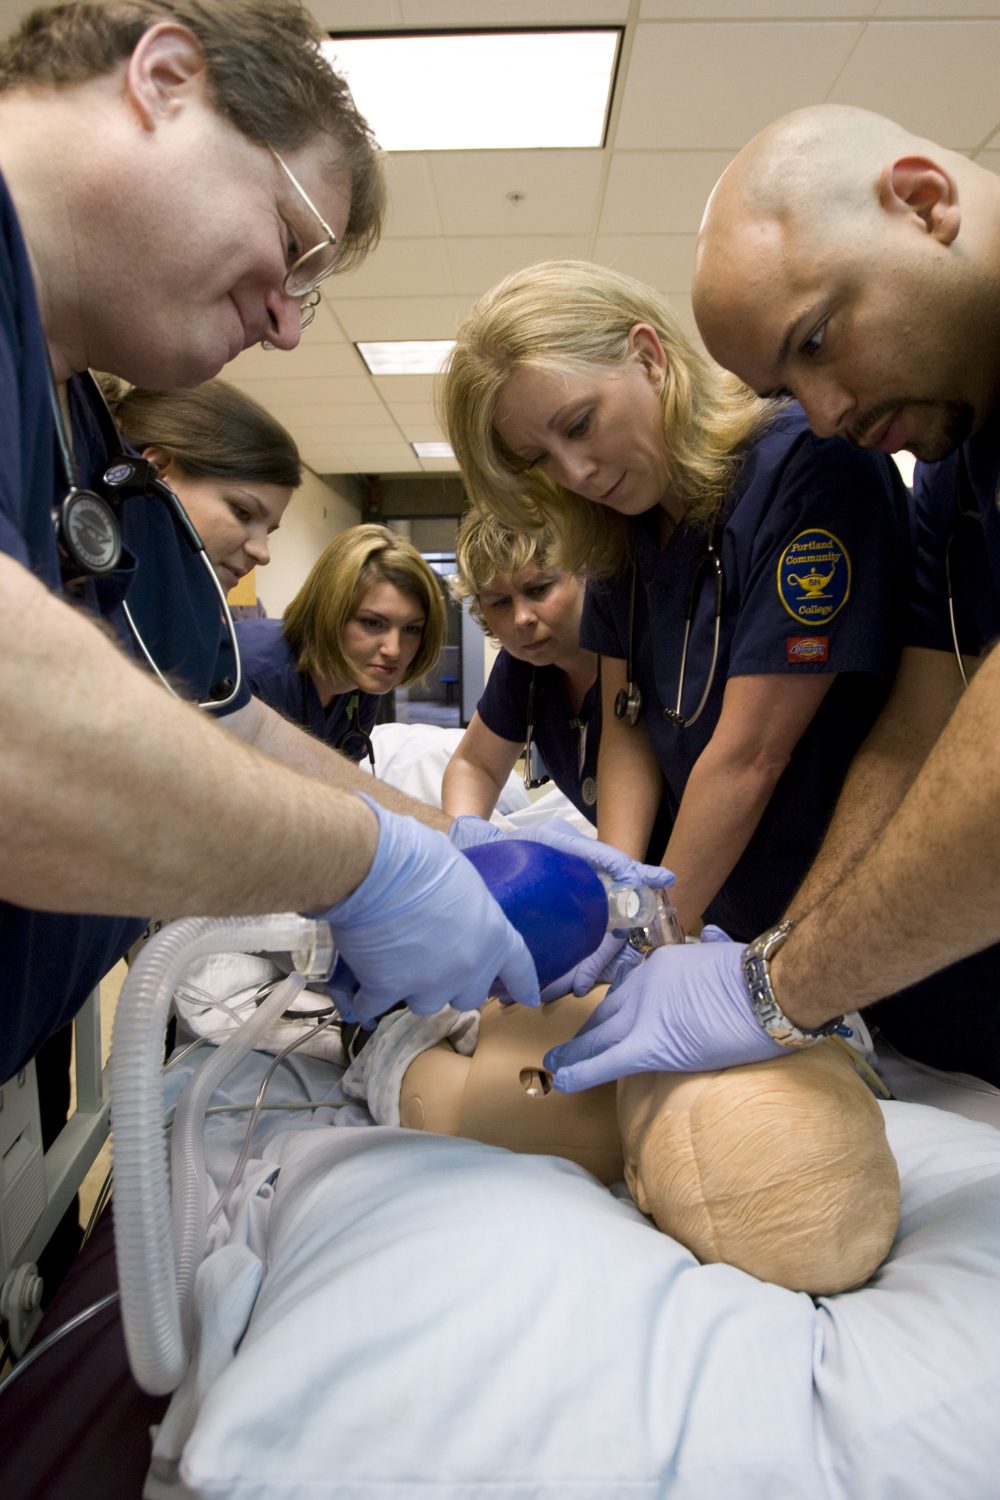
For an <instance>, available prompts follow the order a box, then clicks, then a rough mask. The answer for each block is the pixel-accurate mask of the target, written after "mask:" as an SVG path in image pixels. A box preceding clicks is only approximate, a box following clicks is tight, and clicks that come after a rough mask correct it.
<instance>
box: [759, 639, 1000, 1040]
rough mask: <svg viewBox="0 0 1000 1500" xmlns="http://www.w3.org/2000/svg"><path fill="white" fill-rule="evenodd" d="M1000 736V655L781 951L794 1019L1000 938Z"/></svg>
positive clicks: (819, 1017)
mask: <svg viewBox="0 0 1000 1500" xmlns="http://www.w3.org/2000/svg"><path fill="white" fill-rule="evenodd" d="M998 744H1000V654H998V653H996V652H994V653H993V654H992V655H991V656H990V657H989V658H987V660H986V661H985V662H984V663H983V665H982V666H981V667H980V670H979V671H978V673H977V674H976V677H975V678H974V679H973V681H972V684H971V685H970V687H969V689H968V691H967V692H966V693H965V695H964V696H963V697H962V699H961V701H960V702H959V704H958V707H957V708H956V710H955V712H954V713H953V714H952V716H951V719H950V720H949V722H948V724H947V726H946V728H945V729H944V731H943V733H942V734H941V736H940V738H939V739H938V741H937V743H936V745H935V746H934V748H933V750H932V751H931V753H930V755H929V756H928V757H927V760H926V762H925V763H924V765H923V767H922V769H921V770H920V772H919V774H918V775H917V777H916V778H915V780H914V781H913V784H912V786H911V787H910V789H909V791H908V792H907V793H906V796H905V797H904V798H903V800H902V802H901V804H900V806H899V808H898V810H897V812H896V813H895V814H894V815H893V816H892V817H891V818H890V819H889V821H888V822H887V823H886V825H885V827H884V829H883V830H882V833H881V834H880V835H879V837H878V838H877V840H876V841H875V843H874V844H873V846H872V848H871V849H870V851H869V852H868V853H867V854H866V855H865V857H864V858H863V859H861V860H860V861H859V862H858V863H857V864H856V865H855V866H854V867H853V869H851V870H850V871H849V872H848V873H847V874H846V875H845V877H844V878H843V880H842V881H841V882H840V883H839V885H837V886H836V887H835V888H834V889H833V890H832V891H831V892H830V893H829V894H828V895H827V896H826V897H825V899H824V900H823V901H821V902H820V903H819V905H817V906H816V907H815V908H814V909H813V910H812V911H810V912H808V913H807V914H806V915H805V916H804V917H803V918H802V920H801V923H800V925H799V926H798V927H797V928H796V930H795V931H794V932H793V933H792V935H791V937H790V938H789V939H788V941H787V942H786V943H785V945H784V947H782V948H781V949H780V950H779V952H778V953H777V954H776V955H775V957H774V960H773V963H772V979H773V983H774V989H775V993H776V995H777V997H778V1001H779V1003H780V1004H781V1006H782V1008H783V1009H784V1010H785V1013H786V1014H787V1015H788V1016H789V1017H790V1018H791V1019H792V1020H794V1021H796V1022H798V1023H799V1024H800V1025H802V1026H817V1025H819V1024H821V1023H822V1022H823V1021H825V1020H828V1019H829V1018H830V1017H831V1016H834V1015H837V1014H839V1013H840V1012H842V1011H845V1010H855V1009H857V1008H858V1007H859V1006H864V1005H867V1004H870V1003H871V1002H872V1001H873V1000H877V999H879V998H881V997H882V996H884V995H888V994H893V993H895V992H896V991H897V990H900V989H903V988H905V987H906V986H908V985H910V984H913V983H915V982H916V981H917V980H918V979H922V978H924V977H925V976H926V975H928V974H930V973H933V972H935V971H936V970H937V969H941V968H944V967H946V966H947V965H949V964H951V963H954V962H955V961H956V960H958V959H960V958H964V957H965V956H966V955H967V954H969V953H973V952H976V951H978V950H979V949H981V948H985V947H987V946H988V945H989V944H991V943H994V942H996V941H997V940H998V939H1000V818H998V813H1000V756H998V755H997V753H996V747H997V745H998Z"/></svg>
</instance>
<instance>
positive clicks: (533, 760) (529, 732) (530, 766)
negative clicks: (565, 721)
mask: <svg viewBox="0 0 1000 1500" xmlns="http://www.w3.org/2000/svg"><path fill="white" fill-rule="evenodd" d="M537 670H538V669H537V667H532V669H531V678H530V680H529V682H528V712H527V724H526V727H525V731H524V773H523V778H522V779H523V781H524V786H525V790H526V791H529V792H533V791H534V790H535V788H536V787H540V786H544V785H545V783H546V782H547V781H551V780H552V777H551V776H550V775H549V774H548V772H547V771H546V770H545V769H544V761H543V760H542V757H541V754H540V753H539V750H538V747H537V745H536V744H535V674H536V672H537ZM569 727H570V729H573V730H575V731H576V775H577V780H578V781H579V780H581V779H582V777H583V768H584V766H585V765H586V763H587V730H588V728H589V726H588V724H587V721H586V719H581V718H580V717H579V716H577V717H576V718H573V719H570V721H569Z"/></svg>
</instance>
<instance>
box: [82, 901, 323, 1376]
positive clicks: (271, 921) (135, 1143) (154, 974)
mask: <svg viewBox="0 0 1000 1500" xmlns="http://www.w3.org/2000/svg"><path fill="white" fill-rule="evenodd" d="M320 928H322V929H323V930H324V933H327V932H328V929H327V928H326V924H325V923H322V922H315V921H311V920H310V919H309V918H306V917H300V916H297V915H296V914H295V913H282V914H279V915H275V916H266V917H250V918H247V917H227V918H223V919H221V920H217V919H212V918H205V917H190V918H185V919H184V920H182V921H180V922H173V923H171V924H170V925H169V926H168V927H164V928H163V929H162V931H160V932H158V933H157V934H156V936H155V937H153V938H151V939H150V941H149V942H148V943H147V944H146V945H145V947H144V948H143V949H142V952H141V953H140V954H139V956H138V958H137V959H136V962H135V963H134V964H133V966H132V969H131V971H130V973H129V976H128V979H127V980H126V981H125V984H124V985H123V986H122V993H121V997H120V999H119V1002H118V1011H117V1014H116V1017H115V1028H114V1038H113V1044H112V1049H111V1121H112V1154H113V1159H114V1170H115V1253H116V1256H117V1260H118V1279H119V1283H120V1289H121V1307H122V1323H123V1326H124V1330H125V1344H126V1348H127V1350H128V1357H129V1364H130V1365H131V1367H132V1373H133V1375H134V1376H135V1379H136V1381H137V1383H138V1384H139V1385H140V1386H141V1387H142V1389H143V1390H144V1391H147V1392H148V1393H149V1394H150V1395H154V1396H161V1395H166V1394H168V1393H169V1392H170V1391H172V1390H175V1389H176V1387H177V1386H178V1384H179V1383H180V1381H181V1379H182V1377H183V1375H184V1372H185V1370H186V1369H187V1365H188V1359H189V1355H190V1344H189V1336H188V1333H187V1332H186V1331H185V1328H184V1326H183V1323H182V1317H181V1299H180V1297H179V1295H178V1261H177V1256H176V1254H175V1246H174V1237H173V1234H172V1225H171V1217H172V1216H171V1195H170V1182H169V1176H168V1170H167V1146H166V1141H165V1138H164V1130H163V1104H162V1078H161V1075H162V1068H163V1032H164V1027H165V1026H166V1023H167V1019H168V1016H169V1012H170V1002H171V1000H172V998H173V994H174V991H175V989H176V988H177V985H178V984H179V982H180V980H181V979H182V978H183V976H184V974H185V973H186V971H187V970H188V969H189V968H190V967H191V966H192V965H193V964H195V963H197V962H198V961H199V960H201V959H203V958H207V957H208V956H209V955H210V954H213V953H225V952H243V953H278V952H294V951H295V950H297V949H299V948H302V947H305V946H306V945H308V944H310V943H312V942H314V940H315V939H316V936H317V930H318V929H320ZM279 988H283V986H282V987H279ZM277 994H278V991H274V992H272V995H271V996H269V997H268V999H269V1001H274V1000H275V996H276V995H277ZM281 998H282V997H280V996H279V999H281ZM276 1003H277V1002H276ZM284 1003H285V1002H284V1000H283V999H282V1005H284ZM263 1009H264V1007H261V1010H262V1011H263ZM272 1017H273V1007H272V1006H270V1005H268V1013H267V1014H266V1015H265V1017H264V1020H263V1022H261V1024H260V1026H259V1027H258V1029H257V1031H256V1033H255V1034H256V1035H258V1036H259V1035H260V1032H261V1031H263V1030H266V1028H267V1025H268V1024H269V1023H270V1020H271V1019H272ZM259 1020H260V1012H258V1015H257V1016H255V1017H254V1018H253V1021H254V1023H256V1022H258V1021H259ZM247 1029H248V1027H246V1026H244V1027H241V1028H240V1031H239V1032H238V1033H236V1037H238V1038H242V1037H243V1034H244V1032H246V1031H247ZM253 1041H254V1036H250V1037H249V1038H248V1039H247V1044H246V1046H245V1047H243V1048H242V1051H241V1052H240V1053H239V1056H242V1055H244V1053H245V1052H246V1051H248V1050H249V1048H250V1047H252V1046H253ZM222 1052H223V1048H219V1055H218V1056H216V1057H214V1058H213V1059H212V1064H213V1065H217V1064H218V1063H219V1062H220V1060H221V1054H222ZM238 1060H239V1057H238V1056H237V1055H236V1053H235V1052H232V1053H230V1056H229V1060H228V1063H227V1065H226V1068H225V1071H226V1072H228V1071H229V1069H230V1068H231V1067H233V1066H234V1065H235V1063H236V1062H237V1061H238ZM201 1071H202V1070H199V1073H200V1072H201ZM222 1076H224V1074H222V1073H220V1074H218V1076H217V1077H216V1083H217V1082H218V1081H219V1078H221V1077H222ZM213 1086H214V1085H213ZM205 1103H206V1104H207V1099H206V1101H205ZM202 1161H203V1157H202ZM183 1193H184V1195H185V1196H189V1195H190V1196H192V1197H193V1196H194V1193H195V1189H194V1188H193V1187H192V1185H191V1182H190V1180H189V1179H188V1177H187V1174H185V1183H184V1187H183ZM201 1206H202V1211H203V1212H204V1210H205V1202H204V1187H202V1188H201ZM196 1232H197V1231H196V1230H195V1231H194V1233H191V1235H190V1239H191V1245H190V1246H188V1245H187V1238H185V1249H184V1252H183V1257H184V1274H185V1277H186V1278H188V1280H189V1281H190V1282H193V1278H194V1272H195V1271H196V1270H197V1266H198V1263H199V1262H200V1259H201V1256H202V1255H203V1254H204V1246H205V1239H204V1231H202V1238H201V1242H200V1249H196V1248H194V1244H193V1241H194V1235H195V1233H196ZM192 1261H193V1264H192Z"/></svg>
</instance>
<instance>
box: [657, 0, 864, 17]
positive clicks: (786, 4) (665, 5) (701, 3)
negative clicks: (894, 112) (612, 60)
mask: <svg viewBox="0 0 1000 1500" xmlns="http://www.w3.org/2000/svg"><path fill="white" fill-rule="evenodd" d="M877 5H878V0H640V5H639V14H640V16H641V17H642V19H643V20H644V21H652V20H660V21H680V20H685V21H701V20H709V19H712V20H730V19H735V20H740V21H747V20H753V21H781V20H789V19H791V20H801V18H802V15H803V12H805V11H808V13H809V19H810V20H811V21H825V20H834V21H835V20H838V19H839V18H841V17H844V16H847V17H850V18H851V19H852V20H853V19H856V18H857V17H858V16H871V15H874V14H875V11H876V9H877Z"/></svg>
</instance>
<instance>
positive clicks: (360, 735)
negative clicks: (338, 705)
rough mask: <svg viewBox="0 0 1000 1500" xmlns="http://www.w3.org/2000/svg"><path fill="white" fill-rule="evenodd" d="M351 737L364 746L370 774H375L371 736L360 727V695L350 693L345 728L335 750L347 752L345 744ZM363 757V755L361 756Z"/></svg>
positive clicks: (346, 744)
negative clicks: (370, 766) (369, 764)
mask: <svg viewBox="0 0 1000 1500" xmlns="http://www.w3.org/2000/svg"><path fill="white" fill-rule="evenodd" d="M353 739H358V740H360V741H361V743H362V745H363V746H364V751H365V755H367V757H368V759H369V760H370V761H371V765H372V775H373V776H374V775H375V747H374V746H373V744H372V742H371V736H370V735H369V734H368V732H367V731H366V730H365V729H362V727H361V708H360V697H359V694H357V693H352V694H351V696H350V698H349V700H348V703H347V728H346V729H345V730H344V732H343V734H342V735H341V736H340V738H339V739H338V740H337V743H336V744H335V745H334V747H333V748H334V749H335V750H342V751H343V752H344V753H345V754H346V753H347V746H348V744H349V743H350V742H351V740H353ZM362 759H364V757H362Z"/></svg>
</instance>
